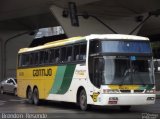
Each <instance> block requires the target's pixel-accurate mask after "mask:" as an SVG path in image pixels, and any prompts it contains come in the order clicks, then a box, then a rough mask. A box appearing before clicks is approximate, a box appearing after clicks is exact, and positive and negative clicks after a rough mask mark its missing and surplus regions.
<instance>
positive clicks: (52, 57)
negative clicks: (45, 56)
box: [49, 49, 55, 63]
mask: <svg viewBox="0 0 160 119" xmlns="http://www.w3.org/2000/svg"><path fill="white" fill-rule="evenodd" d="M54 55H55V53H54V49H51V50H50V52H49V62H50V63H54V62H55V57H54Z"/></svg>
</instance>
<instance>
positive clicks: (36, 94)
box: [33, 88, 39, 105]
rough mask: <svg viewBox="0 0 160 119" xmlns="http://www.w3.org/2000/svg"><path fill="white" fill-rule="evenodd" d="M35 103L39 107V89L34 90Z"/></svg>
mask: <svg viewBox="0 0 160 119" xmlns="http://www.w3.org/2000/svg"><path fill="white" fill-rule="evenodd" d="M33 103H34V104H35V105H39V92H38V89H37V88H34V90H33Z"/></svg>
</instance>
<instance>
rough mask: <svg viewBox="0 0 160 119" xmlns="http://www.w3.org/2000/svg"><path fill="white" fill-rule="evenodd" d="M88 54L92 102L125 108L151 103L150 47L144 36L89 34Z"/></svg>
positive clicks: (152, 102)
mask: <svg viewBox="0 0 160 119" xmlns="http://www.w3.org/2000/svg"><path fill="white" fill-rule="evenodd" d="M137 38H138V37H137ZM140 38H141V37H140ZM88 58H89V59H88V67H89V77H90V80H91V83H92V84H93V85H94V92H93V94H92V95H91V97H92V99H93V104H94V105H103V106H104V105H117V106H118V105H119V106H121V108H122V109H129V108H130V106H131V105H147V104H154V103H155V77H154V71H153V69H154V68H153V59H152V50H151V47H150V43H149V41H148V40H147V39H146V40H145V39H143V40H142V39H135V38H134V39H125V38H124V39H120V38H116V39H108V38H106V39H105V38H103V39H99V38H93V39H91V40H90V48H89V57H88Z"/></svg>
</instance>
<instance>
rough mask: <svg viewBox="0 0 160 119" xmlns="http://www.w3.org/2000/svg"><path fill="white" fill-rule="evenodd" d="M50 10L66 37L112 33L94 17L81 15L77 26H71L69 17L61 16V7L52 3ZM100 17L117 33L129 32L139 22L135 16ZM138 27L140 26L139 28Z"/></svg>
mask: <svg viewBox="0 0 160 119" xmlns="http://www.w3.org/2000/svg"><path fill="white" fill-rule="evenodd" d="M50 10H51V12H52V13H53V15H54V17H55V18H56V19H57V21H58V22H59V23H60V25H61V26H62V27H63V29H64V31H65V33H66V35H67V36H68V37H72V36H84V35H89V34H110V33H113V32H112V31H110V30H109V29H108V28H106V27H105V26H104V25H102V24H101V23H100V22H98V21H97V20H96V19H94V18H92V17H90V18H88V19H84V18H83V17H78V18H79V24H80V26H79V27H74V26H71V22H70V17H67V18H64V17H63V16H62V12H63V8H60V7H57V6H55V5H52V6H51V7H50ZM99 19H101V20H102V21H103V22H104V23H106V24H107V25H109V26H110V27H111V28H112V29H114V30H115V31H117V32H118V33H119V34H129V33H130V32H131V31H132V30H133V29H134V28H135V27H136V26H137V24H139V23H138V22H136V20H135V17H128V18H116V19H109V18H107V16H102V17H101V18H99ZM139 29H140V28H139ZM139 29H138V30H136V31H135V32H134V34H137V32H138V31H139Z"/></svg>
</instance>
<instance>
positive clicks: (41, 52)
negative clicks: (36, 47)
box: [39, 51, 44, 65]
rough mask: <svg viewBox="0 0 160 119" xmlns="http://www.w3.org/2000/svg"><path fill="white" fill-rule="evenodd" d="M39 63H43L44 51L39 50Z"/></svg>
mask: <svg viewBox="0 0 160 119" xmlns="http://www.w3.org/2000/svg"><path fill="white" fill-rule="evenodd" d="M39 64H40V65H42V64H44V51H40V60H39Z"/></svg>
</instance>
